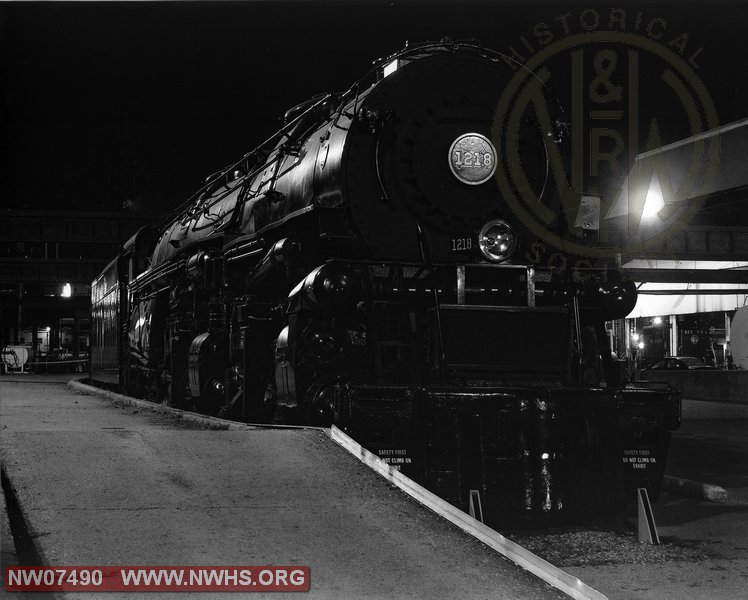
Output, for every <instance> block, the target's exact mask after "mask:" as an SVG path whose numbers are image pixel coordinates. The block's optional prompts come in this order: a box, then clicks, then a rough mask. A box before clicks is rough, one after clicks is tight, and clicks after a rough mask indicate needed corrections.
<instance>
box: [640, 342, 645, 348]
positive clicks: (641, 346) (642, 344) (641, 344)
mask: <svg viewBox="0 0 748 600" xmlns="http://www.w3.org/2000/svg"><path fill="white" fill-rule="evenodd" d="M642 348H644V342H639V350H641V349H642Z"/></svg>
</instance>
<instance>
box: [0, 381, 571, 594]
mask: <svg viewBox="0 0 748 600" xmlns="http://www.w3.org/2000/svg"><path fill="white" fill-rule="evenodd" d="M0 416H1V417H2V436H1V437H0V448H1V449H2V456H3V463H4V465H5V467H6V469H7V472H8V475H9V478H10V480H11V482H12V484H13V485H14V487H15V488H16V490H17V494H18V497H19V499H20V501H21V503H22V505H23V507H24V509H25V511H26V513H27V515H28V519H29V521H30V523H31V525H32V526H33V528H34V530H35V532H36V535H37V537H36V540H37V543H38V545H39V546H40V548H41V550H42V553H43V558H44V559H45V562H46V563H47V564H51V565H76V564H78V565H85V564H124V565H133V564H135V565H138V564H140V565H144V564H167V565H168V564H171V565H175V564H177V565H178V564H198V565H230V564H244V565H251V564H256V565H263V564H296V565H308V566H310V567H311V593H310V594H309V595H308V596H305V597H308V598H346V599H348V598H351V599H353V598H356V599H360V598H372V599H374V598H429V599H437V598H445V599H447V598H449V599H452V598H502V599H512V598H516V599H522V600H533V599H547V598H554V599H558V598H562V597H564V596H562V595H561V594H560V593H558V592H556V591H555V590H552V589H550V588H549V587H548V586H546V585H545V584H543V583H542V582H540V581H539V580H537V579H536V578H534V577H533V576H531V575H529V574H528V573H527V572H525V571H522V570H521V569H519V568H518V567H516V566H515V565H513V564H512V563H510V562H509V561H507V560H506V559H504V558H503V557H501V556H499V555H498V554H496V553H494V552H493V551H490V550H489V549H487V548H486V547H485V546H483V545H482V544H480V543H478V542H476V541H475V540H473V539H472V538H469V537H468V536H466V535H464V534H463V533H462V532H460V531H458V530H456V529H455V528H453V527H452V526H451V525H449V524H447V523H446V522H444V521H442V520H441V519H439V518H437V517H435V516H434V515H433V514H432V513H431V512H429V511H428V510H426V509H424V508H423V507H421V506H420V505H418V504H417V503H416V502H414V501H412V500H411V499H410V498H408V497H407V496H405V495H404V494H402V493H401V492H400V491H399V490H397V489H393V488H391V487H390V486H389V485H388V484H387V482H386V481H385V480H383V479H381V478H380V477H379V476H377V475H375V474H374V473H373V472H371V471H370V470H369V469H368V468H366V467H365V466H363V465H362V464H361V463H359V462H358V461H356V460H355V459H354V458H353V457H351V456H350V455H348V454H347V453H346V452H344V451H343V450H342V449H340V448H338V447H337V446H336V445H335V444H334V443H333V442H331V441H330V440H329V439H328V438H327V437H326V436H325V435H324V434H323V433H322V432H319V431H311V430H282V431H279V430H255V431H235V432H229V431H207V430H202V429H195V428H186V426H185V424H183V423H182V422H181V421H174V420H171V419H170V418H167V417H164V416H161V415H157V414H154V413H152V412H150V411H137V410H135V409H132V408H127V409H123V408H117V407H115V406H113V405H112V404H110V403H107V402H104V401H102V400H99V399H95V398H91V397H87V396H79V395H76V394H74V393H72V392H71V391H70V390H69V389H68V388H67V386H65V385H62V384H55V383H28V382H26V383H23V382H20V383H18V382H15V381H9V380H2V379H0ZM103 596H106V595H101V596H99V597H103ZM109 596H110V597H111V598H115V599H117V600H122V595H109ZM135 596H136V595H134V594H127V598H128V599H129V598H135ZM174 596H177V595H176V594H158V595H157V596H153V595H151V596H149V597H151V598H157V600H166V599H167V598H169V597H174ZM214 596H215V597H216V598H220V599H221V600H226V599H227V596H226V595H225V594H224V595H221V594H216V595H214ZM67 597H68V598H75V597H76V596H75V595H68V596H67ZM78 597H80V598H81V599H85V600H93V599H92V596H91V595H90V594H88V595H87V594H79V595H78ZM179 597H184V598H196V595H195V594H192V595H190V596H186V595H179ZM201 597H205V596H201ZM253 597H257V596H256V595H253ZM271 597H272V598H274V599H275V600H277V598H278V596H277V595H273V596H271ZM97 600H98V598H97ZM258 600H259V599H258Z"/></svg>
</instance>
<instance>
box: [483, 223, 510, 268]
mask: <svg viewBox="0 0 748 600" xmlns="http://www.w3.org/2000/svg"><path fill="white" fill-rule="evenodd" d="M516 244H517V237H516V236H515V235H514V229H512V226H511V225H509V223H507V222H506V221H502V220H501V219H494V220H493V221H489V222H488V223H486V224H485V225H484V226H483V228H482V229H481V230H480V233H479V234H478V246H479V247H480V251H481V252H482V253H483V256H485V257H486V258H487V259H488V260H490V261H492V262H501V261H502V260H506V259H507V258H509V257H510V256H511V255H512V253H513V252H514V247H515V245H516Z"/></svg>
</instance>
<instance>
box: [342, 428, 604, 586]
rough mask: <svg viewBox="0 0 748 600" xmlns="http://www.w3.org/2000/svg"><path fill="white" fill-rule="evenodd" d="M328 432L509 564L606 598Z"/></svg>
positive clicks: (344, 436) (344, 437)
mask: <svg viewBox="0 0 748 600" xmlns="http://www.w3.org/2000/svg"><path fill="white" fill-rule="evenodd" d="M329 435H330V438H331V439H332V441H334V442H335V443H336V444H338V445H339V446H341V447H342V448H343V449H345V450H347V451H348V452H350V453H351V454H352V455H353V456H355V457H356V458H357V459H358V460H360V461H361V462H362V463H364V464H365V465H367V466H368V467H369V468H371V469H372V470H373V471H375V472H376V473H378V474H379V475H381V476H382V477H384V478H385V479H386V480H387V481H389V482H390V483H392V484H393V485H395V486H397V487H398V488H399V489H401V490H402V491H403V492H405V493H406V494H408V495H409V496H411V497H412V498H414V499H415V500H416V501H417V502H419V503H420V504H422V505H423V506H425V507H426V508H429V509H430V510H432V511H433V512H435V513H436V514H437V515H439V516H440V517H442V518H444V519H446V520H447V521H449V522H450V523H452V524H453V525H456V526H457V527H459V528H460V529H461V530H462V531H464V532H465V533H467V534H468V535H470V536H472V537H474V538H475V539H477V540H479V541H481V542H483V543H484V544H486V545H487V546H488V547H489V548H492V549H494V550H496V551H497V552H498V553H499V554H502V555H503V556H505V557H506V558H508V559H509V560H511V561H512V562H513V563H515V564H517V565H518V566H520V567H522V568H523V569H525V570H526V571H529V572H530V573H532V574H533V575H535V576H537V577H538V578H540V579H541V580H543V581H544V582H545V583H547V584H548V585H550V586H552V587H554V588H555V589H557V590H559V591H560V592H563V593H564V594H566V595H568V596H570V597H572V598H575V599H576V600H608V598H607V596H605V595H604V594H602V593H601V592H599V591H597V590H596V589H594V588H592V587H590V586H589V585H587V584H586V583H584V582H583V581H581V580H580V579H579V578H577V577H575V576H574V575H571V574H570V573H567V572H566V571H564V570H562V569H560V568H558V567H556V566H554V565H552V564H551V563H549V562H548V561H546V560H544V559H542V558H540V557H539V556H537V555H536V554H533V553H532V552H530V551H529V550H528V549H526V548H524V547H522V546H520V545H519V544H517V543H515V542H512V541H511V540H509V539H507V538H505V537H504V536H503V535H501V534H500V533H499V532H497V531H494V530H493V529H491V528H490V527H487V526H486V525H484V524H483V523H481V522H480V521H477V520H476V519H474V518H473V517H471V516H470V515H468V514H467V513H465V512H463V511H461V510H460V509H458V508H457V507H455V506H452V505H451V504H450V503H449V502H447V501H446V500H443V499H441V498H439V497H438V496H437V495H435V494H433V493H432V492H429V491H428V490H427V489H426V488H424V487H423V486H421V485H419V484H417V483H416V482H415V481H413V480H412V479H410V478H408V477H406V476H405V475H403V474H402V473H401V472H400V471H398V470H397V469H394V468H393V467H391V466H390V465H388V464H387V463H385V462H384V461H383V460H382V459H381V458H379V457H378V456H376V455H374V454H372V453H371V452H369V451H368V450H366V449H365V448H363V447H362V446H361V444H359V443H358V442H356V441H355V440H354V439H353V438H351V437H350V436H348V435H347V434H346V433H344V432H343V431H341V430H340V429H338V428H337V427H335V426H334V425H333V426H332V427H331V428H330V430H329Z"/></svg>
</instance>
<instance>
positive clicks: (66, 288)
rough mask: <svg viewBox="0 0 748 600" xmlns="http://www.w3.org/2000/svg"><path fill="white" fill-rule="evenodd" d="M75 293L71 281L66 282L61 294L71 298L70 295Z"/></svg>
mask: <svg viewBox="0 0 748 600" xmlns="http://www.w3.org/2000/svg"><path fill="white" fill-rule="evenodd" d="M72 295H73V286H71V285H70V284H69V283H66V284H65V285H63V286H62V293H61V294H60V296H62V297H63V298H70V296H72Z"/></svg>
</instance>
